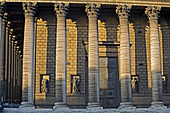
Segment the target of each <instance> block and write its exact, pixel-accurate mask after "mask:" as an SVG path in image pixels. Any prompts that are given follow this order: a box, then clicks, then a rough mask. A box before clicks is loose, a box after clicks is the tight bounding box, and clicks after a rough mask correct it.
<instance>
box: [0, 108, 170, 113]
mask: <svg viewBox="0 0 170 113" xmlns="http://www.w3.org/2000/svg"><path fill="white" fill-rule="evenodd" d="M169 112H170V109H169V108H168V109H146V108H141V109H121V110H119V109H103V110H98V109H95V110H94V109H93V110H86V109H70V110H52V109H18V108H5V109H4V110H3V112H2V113H169Z"/></svg>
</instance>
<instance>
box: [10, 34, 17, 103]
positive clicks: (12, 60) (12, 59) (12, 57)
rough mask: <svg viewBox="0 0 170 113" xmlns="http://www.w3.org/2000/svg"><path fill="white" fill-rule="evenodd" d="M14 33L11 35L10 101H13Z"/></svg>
mask: <svg viewBox="0 0 170 113" xmlns="http://www.w3.org/2000/svg"><path fill="white" fill-rule="evenodd" d="M15 37H16V36H15V35H13V36H12V37H11V102H12V103H13V102H14V94H13V93H14V91H15V90H14V40H15Z"/></svg>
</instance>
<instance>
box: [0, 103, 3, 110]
mask: <svg viewBox="0 0 170 113" xmlns="http://www.w3.org/2000/svg"><path fill="white" fill-rule="evenodd" d="M2 110H3V104H2V102H0V112H2Z"/></svg>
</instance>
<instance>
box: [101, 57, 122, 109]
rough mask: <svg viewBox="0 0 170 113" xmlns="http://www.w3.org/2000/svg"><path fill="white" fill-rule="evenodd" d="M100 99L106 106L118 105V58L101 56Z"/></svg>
mask: <svg viewBox="0 0 170 113" xmlns="http://www.w3.org/2000/svg"><path fill="white" fill-rule="evenodd" d="M99 61H100V64H99V68H100V71H99V73H100V74H99V75H100V101H101V104H102V106H103V107H104V108H109V107H115V108H116V107H118V105H119V103H118V100H119V99H118V98H119V97H118V91H119V86H118V80H119V79H118V77H119V73H118V58H113V57H101V58H99Z"/></svg>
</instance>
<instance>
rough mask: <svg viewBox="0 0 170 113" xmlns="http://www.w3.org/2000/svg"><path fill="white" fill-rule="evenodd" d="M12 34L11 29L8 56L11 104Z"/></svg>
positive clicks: (9, 97) (9, 99) (9, 98)
mask: <svg viewBox="0 0 170 113" xmlns="http://www.w3.org/2000/svg"><path fill="white" fill-rule="evenodd" d="M12 33H13V29H10V33H9V56H8V60H9V61H8V62H9V64H8V102H9V103H11V100H12V98H11V84H12V83H11V81H12V80H11V75H12V70H11V67H12Z"/></svg>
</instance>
